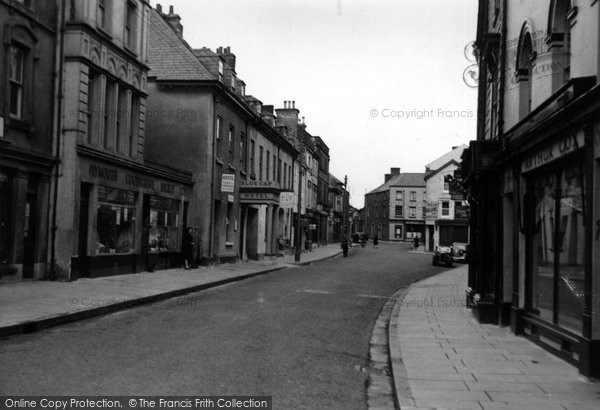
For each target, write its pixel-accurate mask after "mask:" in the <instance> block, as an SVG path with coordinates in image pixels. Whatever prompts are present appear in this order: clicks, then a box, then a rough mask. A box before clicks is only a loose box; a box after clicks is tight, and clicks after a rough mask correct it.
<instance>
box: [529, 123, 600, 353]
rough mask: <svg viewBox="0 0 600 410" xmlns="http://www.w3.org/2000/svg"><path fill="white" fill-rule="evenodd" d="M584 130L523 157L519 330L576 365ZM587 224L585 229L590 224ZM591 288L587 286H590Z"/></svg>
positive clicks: (581, 305) (585, 216)
mask: <svg viewBox="0 0 600 410" xmlns="http://www.w3.org/2000/svg"><path fill="white" fill-rule="evenodd" d="M586 168H587V164H586V158H585V138H584V133H583V131H581V132H579V133H578V134H576V135H572V134H570V133H564V134H562V135H559V136H558V137H556V138H555V139H554V140H552V141H550V142H547V143H545V144H541V145H539V146H538V147H536V148H534V149H532V150H531V151H530V152H528V153H526V154H525V155H524V156H523V159H522V162H521V174H522V177H523V180H524V181H525V192H524V195H523V198H522V201H523V203H524V205H525V206H524V207H523V210H524V211H523V212H524V213H523V218H524V223H525V226H526V229H525V232H526V233H525V249H526V252H525V253H526V261H525V262H526V269H525V275H526V276H525V294H526V304H525V309H524V312H523V316H522V319H523V322H522V323H523V328H522V331H523V332H524V333H525V334H526V335H527V336H528V337H530V338H532V339H534V340H535V341H536V342H538V343H540V344H544V345H545V347H547V348H549V349H551V350H554V351H555V352H556V353H558V354H559V355H561V356H562V357H564V358H565V359H567V360H569V361H572V362H574V363H576V362H578V361H579V358H580V357H581V355H582V353H583V351H582V349H581V347H582V346H581V338H582V336H583V335H584V328H585V323H584V322H585V316H586V315H585V305H586V297H589V296H590V295H591V292H592V289H591V288H590V287H589V286H587V285H586V283H587V282H586V275H589V276H591V275H592V272H591V271H589V269H586V252H588V251H587V246H586V242H587V240H586V237H587V230H588V229H591V226H589V227H587V228H586V220H589V218H590V209H587V206H586V197H587V195H589V191H588V188H587V187H588V184H587V181H586V179H587V177H586V175H587V170H586ZM588 225H589V224H588ZM589 283H591V281H589Z"/></svg>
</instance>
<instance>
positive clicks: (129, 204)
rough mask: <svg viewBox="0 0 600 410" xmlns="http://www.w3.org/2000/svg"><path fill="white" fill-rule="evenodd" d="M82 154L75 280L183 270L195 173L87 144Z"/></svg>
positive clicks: (73, 262)
mask: <svg viewBox="0 0 600 410" xmlns="http://www.w3.org/2000/svg"><path fill="white" fill-rule="evenodd" d="M78 154H79V163H78V166H79V169H80V181H79V182H80V198H79V203H78V207H79V234H78V244H77V250H78V253H77V254H75V255H74V256H73V257H72V260H71V267H72V270H71V278H70V279H71V280H74V279H77V278H79V277H97V276H107V275H115V274H124V273H135V272H141V271H153V270H155V269H163V268H169V267H173V266H179V265H180V264H181V258H182V255H181V237H182V234H183V229H185V226H186V216H187V215H186V213H187V207H188V205H189V198H190V194H191V190H192V186H193V181H192V178H191V173H189V172H185V171H182V170H177V169H168V168H167V167H166V166H164V165H161V166H158V165H148V164H139V163H135V162H131V161H126V160H121V159H118V158H114V157H110V156H107V155H105V154H104V153H102V152H101V151H96V150H93V149H90V148H88V147H84V146H79V147H78ZM86 216H87V218H86Z"/></svg>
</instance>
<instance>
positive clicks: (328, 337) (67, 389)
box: [0, 243, 446, 409]
mask: <svg viewBox="0 0 600 410" xmlns="http://www.w3.org/2000/svg"><path fill="white" fill-rule="evenodd" d="M409 250H410V245H409V244H380V245H379V247H378V248H376V249H374V248H373V247H372V244H371V243H369V244H368V245H367V247H365V248H361V247H360V246H357V245H355V246H354V247H353V248H352V249H351V250H350V255H349V257H348V258H342V257H336V258H333V259H329V260H326V261H323V262H320V263H317V264H314V265H309V266H304V267H293V268H288V269H285V270H283V271H278V272H275V273H272V274H268V275H264V276H260V277H256V278H253V279H249V280H245V281H242V282H238V283H233V284H230V285H226V286H221V287H218V288H214V289H211V290H206V291H201V292H198V293H194V294H191V295H188V296H184V297H179V298H176V299H170V300H167V301H164V302H160V303H156V304H152V305H148V306H144V307H140V308H135V309H130V310H126V311H123V312H120V313H116V314H111V315H108V316H104V317H100V318H96V319H91V320H86V321H80V322H75V323H73V324H69V325H64V326H60V327H56V328H52V329H48V330H45V331H41V332H37V333H32V334H27V335H18V336H12V337H6V338H4V339H2V340H1V341H0V367H1V368H2V373H1V375H0V385H1V386H2V391H3V392H4V393H5V394H15V395H16V394H19V395H28V394H36V395H40V394H41V395H44V394H48V395H67V394H68V395H79V394H80V395H99V394H100V395H126V394H135V395H211V394H214V395H216V394H223V395H272V396H273V405H274V408H279V409H285V408H340V409H350V408H353V409H362V408H365V401H366V399H365V384H366V380H367V376H366V374H365V373H363V372H361V371H360V368H361V366H366V365H367V364H368V351H369V349H368V347H369V346H368V345H369V339H370V337H371V330H372V327H373V324H374V322H375V319H376V318H377V315H378V314H379V312H380V310H381V308H382V306H383V305H384V303H385V301H386V299H387V298H388V297H389V296H391V295H392V294H393V293H394V292H395V291H396V290H398V289H399V288H401V287H405V286H407V285H409V284H410V283H412V282H414V281H416V280H419V279H422V278H425V277H427V276H430V275H431V274H434V273H437V272H441V271H443V270H445V269H446V268H441V267H433V266H431V256H430V255H428V254H421V253H410V252H409Z"/></svg>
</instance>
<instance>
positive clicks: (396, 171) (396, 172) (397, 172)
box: [390, 168, 400, 176]
mask: <svg viewBox="0 0 600 410" xmlns="http://www.w3.org/2000/svg"><path fill="white" fill-rule="evenodd" d="M390 174H392V176H394V175H400V168H390Z"/></svg>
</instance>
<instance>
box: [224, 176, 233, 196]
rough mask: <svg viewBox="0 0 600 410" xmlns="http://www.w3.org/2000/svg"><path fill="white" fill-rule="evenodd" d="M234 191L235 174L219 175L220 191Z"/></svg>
mask: <svg viewBox="0 0 600 410" xmlns="http://www.w3.org/2000/svg"><path fill="white" fill-rule="evenodd" d="M234 191H235V174H223V175H221V192H234Z"/></svg>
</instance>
